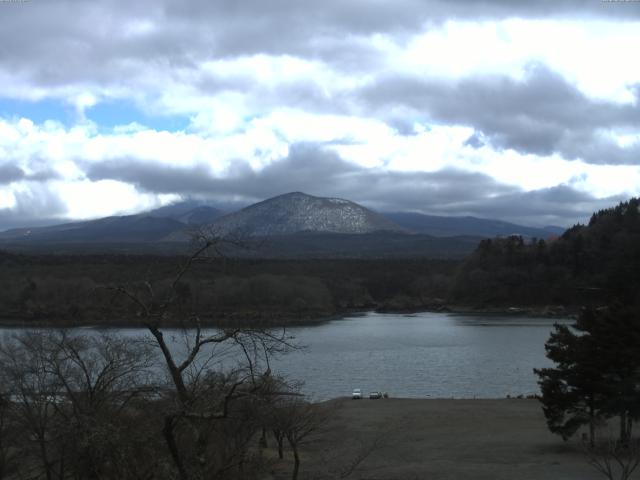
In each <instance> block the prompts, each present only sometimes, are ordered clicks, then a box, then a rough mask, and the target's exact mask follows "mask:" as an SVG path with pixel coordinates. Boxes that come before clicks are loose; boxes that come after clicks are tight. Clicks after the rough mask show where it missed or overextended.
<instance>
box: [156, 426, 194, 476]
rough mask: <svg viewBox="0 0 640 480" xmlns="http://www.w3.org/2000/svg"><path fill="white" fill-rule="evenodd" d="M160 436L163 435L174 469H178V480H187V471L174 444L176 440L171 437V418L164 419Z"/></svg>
mask: <svg viewBox="0 0 640 480" xmlns="http://www.w3.org/2000/svg"><path fill="white" fill-rule="evenodd" d="M162 434H163V435H164V439H165V441H166V442H167V447H168V448H169V452H170V453H171V458H172V459H173V463H175V465H176V468H177V469H178V473H179V474H180V480H189V475H188V474H187V471H186V469H185V468H184V464H183V463H182V457H181V456H180V452H179V451H178V445H177V444H176V439H175V437H174V436H173V418H172V417H165V419H164V428H163V429H162Z"/></svg>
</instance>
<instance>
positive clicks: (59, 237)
mask: <svg viewBox="0 0 640 480" xmlns="http://www.w3.org/2000/svg"><path fill="white" fill-rule="evenodd" d="M184 227H185V224H184V223H182V222H179V221H177V220H172V219H170V218H156V217H149V216H143V215H127V216H123V217H106V218H101V219H98V220H90V221H87V222H74V223H67V224H62V225H54V226H51V227H41V228H19V229H13V230H8V231H6V232H0V241H2V242H14V243H15V242H23V243H41V244H42V243H60V242H62V243H77V242H87V243H93V242H156V241H159V240H161V239H162V238H164V237H166V236H167V235H169V234H170V233H171V232H174V231H176V230H181V229H183V228H184Z"/></svg>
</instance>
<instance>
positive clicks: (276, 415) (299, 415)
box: [270, 396, 328, 480]
mask: <svg viewBox="0 0 640 480" xmlns="http://www.w3.org/2000/svg"><path fill="white" fill-rule="evenodd" d="M327 419H328V410H327V409H326V408H323V407H321V406H319V405H314V404H311V403H309V402H306V401H304V400H302V399H300V398H296V397H291V396H283V397H282V398H281V399H280V400H279V402H277V404H276V405H274V407H273V409H272V410H271V415H270V429H271V430H272V431H273V432H274V436H275V438H276V441H277V442H278V455H279V457H280V458H282V457H283V455H282V454H283V445H282V443H283V439H285V438H286V439H287V443H288V444H289V447H290V448H291V452H292V453H293V472H292V474H291V478H292V479H293V480H296V479H297V478H298V474H299V472H300V447H301V446H302V445H303V444H304V443H305V442H306V441H307V440H308V439H309V437H310V436H311V435H312V434H314V433H317V432H318V430H319V429H320V427H321V426H322V425H324V424H325V422H326V421H327Z"/></svg>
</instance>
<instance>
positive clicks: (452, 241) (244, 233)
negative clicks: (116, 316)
mask: <svg viewBox="0 0 640 480" xmlns="http://www.w3.org/2000/svg"><path fill="white" fill-rule="evenodd" d="M201 228H204V229H206V230H207V231H208V232H211V233H213V234H218V235H220V236H228V235H232V236H234V237H239V238H244V239H252V243H254V244H255V243H260V247H259V248H257V249H254V252H253V253H248V252H236V253H237V255H240V256H263V257H265V258H305V257H307V258H329V257H332V256H333V257H334V258H365V257H367V256H368V257H370V258H386V257H394V258H398V257H409V256H411V255H415V256H418V257H428V256H430V255H431V256H433V257H434V258H436V257H438V258H442V257H455V258H460V257H461V256H464V255H465V254H467V253H470V252H471V251H472V250H473V248H474V247H475V245H476V244H477V242H478V241H479V240H480V239H482V238H487V237H494V236H505V235H512V234H519V235H523V236H525V237H537V238H548V237H550V236H551V235H553V234H555V233H559V230H561V229H553V228H550V229H549V230H547V229H536V228H531V227H524V226H521V225H515V224H511V223H507V222H502V221H498V220H489V219H479V218H474V217H437V216H429V215H422V214H418V213H406V212H398V213H391V214H387V215H386V216H385V215H381V214H379V213H376V212H373V211H371V210H369V209H367V208H365V207H363V206H361V205H358V204H357V203H354V202H351V201H349V200H344V199H338V198H324V197H315V196H311V195H307V194H304V193H300V192H293V193H287V194H284V195H280V196H277V197H274V198H270V199H267V200H264V201H262V202H259V203H256V204H253V205H250V206H248V207H246V208H243V209H242V210H239V211H236V212H233V213H229V214H225V212H223V211H222V210H220V209H217V208H214V207H212V206H210V205H205V204H203V203H201V202H199V201H193V200H188V201H184V202H179V203H175V204H172V205H167V206H165V207H161V208H158V209H155V210H152V211H149V212H145V213H141V214H138V215H126V216H113V217H107V218H101V219H97V220H90V221H83V222H72V223H67V224H62V225H54V226H50V227H40V228H21V229H13V230H9V231H6V232H0V248H9V249H12V250H14V251H38V252H46V251H52V252H53V251H55V252H68V253H72V252H85V253H98V252H120V253H126V252H136V253H169V254H175V253H182V252H184V251H185V248H187V247H188V245H189V243H188V242H189V241H190V240H191V238H192V233H193V231H194V230H197V229H201ZM435 237H438V238H435ZM236 253H234V254H236Z"/></svg>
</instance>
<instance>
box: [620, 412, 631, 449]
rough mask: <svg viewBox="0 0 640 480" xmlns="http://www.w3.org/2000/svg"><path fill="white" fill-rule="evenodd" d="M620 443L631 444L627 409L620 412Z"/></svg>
mask: <svg viewBox="0 0 640 480" xmlns="http://www.w3.org/2000/svg"><path fill="white" fill-rule="evenodd" d="M620 444H621V445H623V446H626V445H628V444H629V425H628V423H627V411H626V410H623V411H622V412H620Z"/></svg>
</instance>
